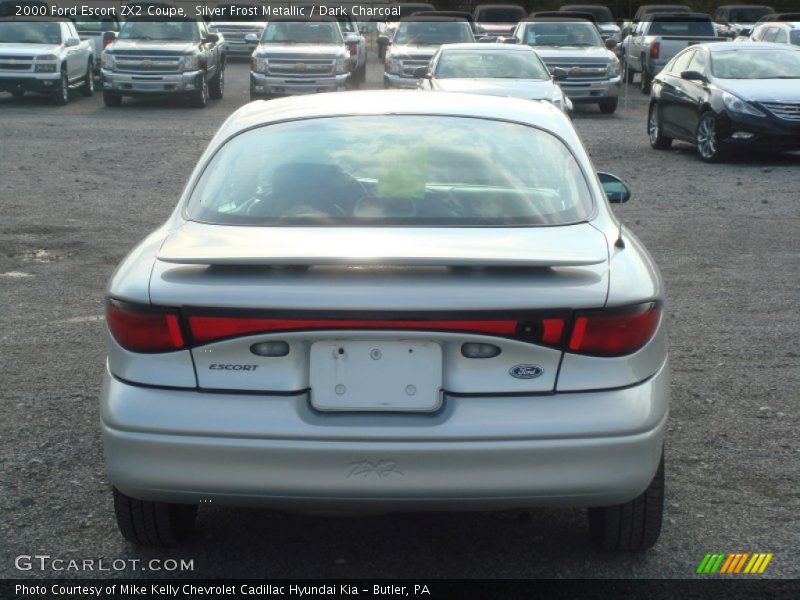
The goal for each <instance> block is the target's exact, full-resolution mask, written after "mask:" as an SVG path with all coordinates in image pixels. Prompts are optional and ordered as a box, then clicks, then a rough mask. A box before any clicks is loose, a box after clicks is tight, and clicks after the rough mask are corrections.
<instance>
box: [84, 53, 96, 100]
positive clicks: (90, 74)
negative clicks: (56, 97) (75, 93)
mask: <svg viewBox="0 0 800 600" xmlns="http://www.w3.org/2000/svg"><path fill="white" fill-rule="evenodd" d="M93 95H94V64H93V63H92V61H91V60H90V61H89V63H88V64H87V65H86V76H85V77H84V78H83V85H81V96H83V97H84V98H89V97H90V96H93Z"/></svg>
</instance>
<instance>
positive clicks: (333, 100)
mask: <svg viewBox="0 0 800 600" xmlns="http://www.w3.org/2000/svg"><path fill="white" fill-rule="evenodd" d="M382 115H438V116H453V117H475V118H479V119H497V120H505V121H516V122H520V123H524V124H528V125H533V126H536V127H540V128H542V129H545V130H547V131H550V132H552V133H554V134H556V135H558V136H559V137H561V138H563V139H565V140H567V141H568V142H569V143H570V145H572V144H575V143H579V142H578V138H577V134H576V133H575V130H574V129H573V127H572V125H571V123H570V121H569V119H567V118H566V116H565V115H564V113H563V112H562V111H561V110H560V109H558V108H556V107H555V106H553V105H552V104H550V103H548V102H531V101H530V100H524V99H520V98H507V97H498V96H484V95H479V94H462V93H458V92H452V93H447V94H442V93H440V92H428V91H420V90H369V91H353V92H335V93H328V94H309V95H307V96H296V97H289V98H279V99H275V100H269V101H266V100H258V101H256V102H250V103H249V104H245V105H244V106H243V107H242V108H240V109H239V110H237V111H236V112H235V113H233V114H232V115H231V116H230V117H229V118H228V120H227V121H225V123H224V124H223V125H222V127H221V128H220V130H219V132H218V133H217V137H216V138H215V139H228V138H230V137H232V136H234V135H236V134H237V133H240V132H242V131H245V130H247V129H251V128H253V127H258V126H261V125H268V124H270V123H276V122H281V121H293V120H301V119H313V118H326V117H343V116H382Z"/></svg>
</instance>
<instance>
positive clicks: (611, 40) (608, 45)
mask: <svg viewBox="0 0 800 600" xmlns="http://www.w3.org/2000/svg"><path fill="white" fill-rule="evenodd" d="M616 47H617V39H616V38H613V37H610V38H608V39H607V40H606V48H608V49H609V50H613V49H614V48H616Z"/></svg>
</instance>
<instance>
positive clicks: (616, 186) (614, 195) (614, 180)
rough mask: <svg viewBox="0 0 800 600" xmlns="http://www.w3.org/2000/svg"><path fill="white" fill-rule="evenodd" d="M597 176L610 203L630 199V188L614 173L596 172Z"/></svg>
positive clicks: (618, 202)
mask: <svg viewBox="0 0 800 600" xmlns="http://www.w3.org/2000/svg"><path fill="white" fill-rule="evenodd" d="M597 178H598V179H599V180H600V185H602V186H603V191H604V192H605V193H606V198H608V201H609V202H611V203H612V204H621V203H623V202H627V201H628V200H630V199H631V188H629V187H628V184H626V183H625V182H624V181H622V179H620V178H619V177H617V176H616V175H611V174H610V173H598V174H597Z"/></svg>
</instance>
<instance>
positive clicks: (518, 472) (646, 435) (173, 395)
mask: <svg viewBox="0 0 800 600" xmlns="http://www.w3.org/2000/svg"><path fill="white" fill-rule="evenodd" d="M668 398H669V374H668V366H667V365H666V363H665V364H664V365H663V366H662V367H661V369H659V371H658V372H657V373H656V374H655V375H654V376H653V377H651V378H649V379H648V380H647V381H644V382H642V383H639V384H637V385H635V386H631V387H626V388H624V389H617V390H607V391H596V392H586V393H561V394H547V395H540V396H536V395H534V396H525V397H520V396H505V397H502V396H498V397H453V396H447V397H446V399H445V402H444V407H443V408H442V409H441V410H440V411H438V412H437V413H433V414H430V413H427V414H413V413H405V414H403V413H395V414H364V413H361V414H358V413H344V414H342V413H339V414H331V413H319V412H316V411H314V410H313V409H312V408H311V406H310V402H309V397H308V394H307V393H301V394H297V395H293V396H262V395H251V394H226V393H219V392H214V393H210V392H199V391H194V390H192V391H186V390H174V389H173V390H167V389H156V388H144V387H137V386H134V385H131V384H128V383H124V382H122V381H119V380H117V379H115V378H114V377H113V376H111V375H109V374H108V373H106V377H105V379H104V383H103V390H102V397H101V413H102V433H103V440H104V445H105V453H106V461H107V469H108V475H109V479H110V480H111V482H112V483H113V484H114V485H115V486H116V487H117V488H119V489H120V490H121V491H123V492H124V493H126V494H128V495H130V496H132V497H135V498H141V499H149V500H160V501H169V502H183V503H199V502H201V501H211V502H214V503H217V504H232V505H255V506H270V507H274V508H282V509H288V510H312V511H313V510H323V511H357V512H369V511H392V510H415V509H416V510H429V509H442V510H452V509H470V510H472V509H496V508H514V507H525V506H535V505H573V506H598V505H604V504H616V503H621V502H625V501H627V500H630V499H632V498H634V497H636V496H637V495H639V494H640V493H641V492H642V491H643V490H644V489H645V488H646V486H647V485H648V483H649V482H650V480H651V479H652V477H653V474H654V473H655V471H656V468H657V466H658V462H659V458H660V456H661V451H662V442H663V436H664V431H665V427H666V419H667V411H668Z"/></svg>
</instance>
